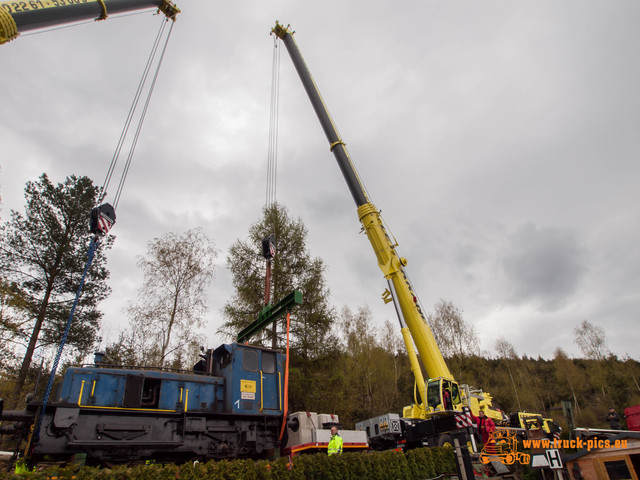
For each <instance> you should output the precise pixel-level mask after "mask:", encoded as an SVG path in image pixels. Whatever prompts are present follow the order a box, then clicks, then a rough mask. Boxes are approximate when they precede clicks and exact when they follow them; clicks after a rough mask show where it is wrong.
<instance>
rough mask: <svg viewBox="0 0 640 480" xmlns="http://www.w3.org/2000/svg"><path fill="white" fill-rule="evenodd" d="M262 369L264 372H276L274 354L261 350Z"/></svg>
mask: <svg viewBox="0 0 640 480" xmlns="http://www.w3.org/2000/svg"><path fill="white" fill-rule="evenodd" d="M262 371H263V372H264V373H276V354H275V353H270V352H262Z"/></svg>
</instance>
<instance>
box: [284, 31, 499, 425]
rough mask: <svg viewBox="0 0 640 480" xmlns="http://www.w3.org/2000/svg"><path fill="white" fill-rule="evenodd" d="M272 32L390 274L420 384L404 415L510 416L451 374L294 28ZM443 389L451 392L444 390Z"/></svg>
mask: <svg viewBox="0 0 640 480" xmlns="http://www.w3.org/2000/svg"><path fill="white" fill-rule="evenodd" d="M273 33H275V34H276V35H277V36H278V37H279V38H280V39H282V41H283V42H284V44H285V46H286V47H287V51H288V52H289V55H290V56H291V59H292V61H293V64H294V66H295V68H296V70H297V72H298V75H299V76H300V79H301V80H302V84H303V85H304V88H305V90H306V92H307V95H308V96H309V99H310V100H311V104H312V105H313V108H314V110H315V112H316V114H317V116H318V119H319V120H320V124H321V125H322V128H323V130H324V132H325V134H326V136H327V139H328V141H329V145H330V150H331V151H332V152H333V154H334V156H335V158H336V160H337V162H338V166H339V167H340V170H341V171H342V174H343V176H344V178H345V180H346V182H347V186H348V187H349V190H350V192H351V195H352V196H353V199H354V201H355V202H356V205H357V207H358V218H359V220H360V222H361V223H362V227H363V229H364V231H365V232H366V234H367V237H368V238H369V242H370V243H371V246H372V247H373V251H374V253H375V255H376V258H377V260H378V266H379V267H380V270H382V273H383V274H384V277H385V278H386V279H387V283H388V288H387V289H386V290H385V291H384V293H383V295H382V298H383V300H384V302H385V303H390V302H393V305H394V306H395V309H396V312H397V315H398V320H399V322H400V328H401V332H402V338H403V340H404V343H405V345H406V348H407V352H408V355H409V360H410V363H411V370H412V372H413V376H414V377H415V384H416V390H417V392H418V394H419V396H420V400H418V398H417V396H416V398H415V400H416V401H415V403H414V404H413V405H411V406H408V407H405V408H404V410H403V412H402V415H403V417H404V418H414V419H425V418H429V417H432V416H445V415H448V414H450V413H451V412H456V411H457V412H461V411H462V410H463V407H468V408H469V409H470V410H471V412H472V413H474V414H476V415H477V414H478V412H479V411H480V409H483V410H484V411H485V413H486V414H487V415H488V416H490V417H493V418H495V419H496V420H499V421H503V420H506V418H505V416H504V415H503V413H502V412H501V411H499V410H495V409H493V408H492V407H491V396H490V395H489V394H487V393H483V392H480V391H476V392H474V391H472V390H471V389H470V388H469V387H467V386H464V385H462V386H461V385H458V383H457V382H456V381H455V379H454V378H453V375H451V372H450V371H449V368H448V367H447V364H446V362H445V360H444V358H443V357H442V353H441V352H440V349H439V348H438V345H437V344H436V341H435V338H434V336H433V333H432V332H431V329H430V328H429V325H428V323H427V319H426V317H425V314H424V311H423V309H422V307H421V306H420V304H419V302H418V297H417V295H416V294H415V291H414V289H413V287H412V285H411V282H410V281H409V278H408V276H407V274H406V271H405V267H406V265H407V260H406V259H405V258H403V257H401V256H400V255H399V254H398V252H397V250H396V247H397V246H398V245H397V243H396V242H395V241H393V240H392V239H391V236H390V235H389V233H388V232H387V229H386V228H385V226H384V222H383V220H382V217H381V215H380V211H379V210H378V209H377V208H376V207H375V205H373V203H371V200H370V198H369V196H368V194H367V192H366V190H365V188H364V185H363V183H362V181H361V180H360V178H359V176H358V174H357V172H356V169H355V167H354V165H353V162H352V161H351V158H350V156H349V152H348V151H347V148H346V145H345V143H344V141H343V139H342V138H341V137H340V135H339V134H338V130H337V128H336V127H335V125H334V123H333V120H332V119H331V115H330V114H329V112H328V110H327V107H326V106H325V104H324V101H323V100H322V97H321V95H320V92H319V90H318V87H317V86H316V83H315V81H314V80H313V77H312V76H311V73H310V72H309V69H308V68H307V66H306V63H305V61H304V59H303V57H302V54H301V53H300V49H299V48H298V46H297V44H296V42H295V39H294V37H293V35H292V31H291V30H290V29H289V28H287V27H284V26H283V25H281V24H280V23H277V22H276V25H275V27H274V28H273ZM414 343H415V348H414ZM416 350H417V353H416ZM418 355H420V360H421V361H422V364H423V365H424V368H425V371H426V373H427V375H428V376H429V379H428V380H427V381H425V379H424V376H423V374H422V370H421V368H420V364H419V360H418ZM445 391H446V392H447V393H446V394H445ZM446 396H448V397H449V398H450V403H448V404H447V405H445V400H446V398H445V397H446Z"/></svg>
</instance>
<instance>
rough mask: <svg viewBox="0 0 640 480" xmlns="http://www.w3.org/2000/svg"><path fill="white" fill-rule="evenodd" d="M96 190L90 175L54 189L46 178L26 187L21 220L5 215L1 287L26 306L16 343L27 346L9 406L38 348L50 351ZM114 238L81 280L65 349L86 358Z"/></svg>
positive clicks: (103, 244)
mask: <svg viewBox="0 0 640 480" xmlns="http://www.w3.org/2000/svg"><path fill="white" fill-rule="evenodd" d="M99 193H100V189H99V188H98V187H96V186H94V185H93V182H92V181H91V179H89V178H88V177H76V176H75V175H71V176H69V177H67V178H66V179H65V181H64V183H59V184H58V185H54V184H53V183H52V182H51V181H50V180H49V178H48V177H47V175H46V174H42V176H41V177H40V178H39V179H38V181H36V182H27V186H26V188H25V198H26V201H27V203H26V207H25V214H24V216H23V215H22V214H20V213H19V212H16V211H11V219H10V220H9V221H8V222H7V223H6V224H5V225H3V226H2V230H1V232H0V266H1V268H2V276H3V277H4V279H3V280H4V282H6V283H9V284H11V285H12V288H14V289H15V292H16V294H17V295H20V296H21V297H22V298H24V299H25V301H26V303H27V309H26V310H25V311H26V314H25V311H23V315H24V321H22V322H21V326H20V329H19V331H17V332H15V334H16V336H17V337H21V338H23V339H24V341H25V343H27V348H26V352H25V354H24V358H23V360H22V364H21V366H20V370H19V373H18V376H17V381H16V388H15V397H14V401H15V400H16V399H17V398H19V396H20V392H21V391H22V388H23V387H24V384H25V381H26V377H27V373H28V371H29V366H30V365H31V360H32V358H33V353H34V351H35V350H36V348H39V347H43V346H47V345H56V344H57V343H58V342H59V341H60V338H61V335H62V332H63V331H64V326H65V324H66V322H67V320H68V317H69V312H70V309H71V306H72V304H73V301H74V299H75V295H76V292H77V290H78V286H79V282H80V279H81V276H82V273H83V271H84V267H85V264H86V255H87V251H88V246H89V241H90V236H89V231H88V226H89V216H90V213H91V209H92V208H93V207H94V206H95V204H96V201H97V198H98V195H99ZM112 241H113V237H108V238H107V239H103V240H101V241H100V242H99V243H98V247H97V249H96V252H95V256H94V259H93V263H92V265H91V268H90V270H89V272H88V275H87V278H86V279H85V283H84V287H83V290H82V295H81V297H80V299H79V303H78V307H77V309H76V313H75V318H74V320H73V323H72V326H71V330H70V332H69V336H68V337H67V348H68V349H72V350H75V351H76V352H81V353H87V352H88V351H89V350H90V349H91V348H92V347H93V345H94V344H95V343H96V341H97V338H98V328H99V321H100V318H101V316H102V313H101V312H99V311H98V309H97V306H98V303H99V302H100V301H101V300H103V299H105V298H106V297H107V296H108V294H109V292H110V290H109V288H108V287H107V285H106V279H107V278H108V276H109V272H108V270H107V268H106V261H105V257H104V251H105V250H106V249H107V248H109V247H110V246H111V243H112Z"/></svg>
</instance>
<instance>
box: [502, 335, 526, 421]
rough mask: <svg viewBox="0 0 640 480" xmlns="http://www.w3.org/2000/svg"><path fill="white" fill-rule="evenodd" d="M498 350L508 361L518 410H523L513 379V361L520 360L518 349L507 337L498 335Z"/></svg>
mask: <svg viewBox="0 0 640 480" xmlns="http://www.w3.org/2000/svg"><path fill="white" fill-rule="evenodd" d="M496 352H498V358H504V359H505V360H506V362H507V370H508V372H509V378H510V379H511V385H512V386H513V393H514V394H515V395H516V403H517V404H518V410H522V407H521V406H520V397H519V396H518V389H517V388H516V382H515V381H514V380H513V372H512V371H511V363H512V362H513V361H514V360H518V354H517V353H516V349H515V347H514V346H513V345H512V344H511V343H510V342H509V341H508V340H507V339H506V338H504V337H498V339H497V340H496Z"/></svg>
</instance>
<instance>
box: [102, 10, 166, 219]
mask: <svg viewBox="0 0 640 480" xmlns="http://www.w3.org/2000/svg"><path fill="white" fill-rule="evenodd" d="M165 23H166V21H165V22H163V24H165ZM173 24H174V23H173V22H171V27H169V33H168V34H167V37H166V39H165V42H164V46H163V48H162V53H161V54H160V58H159V60H158V63H157V65H156V71H155V73H154V75H153V80H152V81H151V85H150V87H149V92H148V93H147V99H146V101H145V104H144V107H143V109H142V114H141V115H140V120H139V122H138V127H137V128H136V133H135V135H134V137H133V142H132V144H131V148H130V150H129V155H128V156H127V161H126V163H125V167H124V170H123V172H122V176H121V177H120V183H119V184H118V189H117V190H116V194H115V196H114V201H113V202H114V203H113V208H114V210H116V209H117V208H118V203H119V202H120V196H121V195H122V189H123V188H124V182H125V181H126V179H127V175H128V174H129V168H130V167H131V160H132V159H133V154H134V152H135V150H136V146H137V145H138V139H139V138H140V132H141V131H142V125H143V123H144V119H145V117H146V116H147V110H148V109H149V103H150V102H151V96H152V95H153V91H154V89H155V86H156V81H157V80H158V74H159V73H160V67H161V66H162V61H163V60H164V54H165V53H166V51H167V45H168V44H169V39H170V38H171V32H173ZM156 50H157V49H156ZM154 56H155V52H154Z"/></svg>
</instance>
